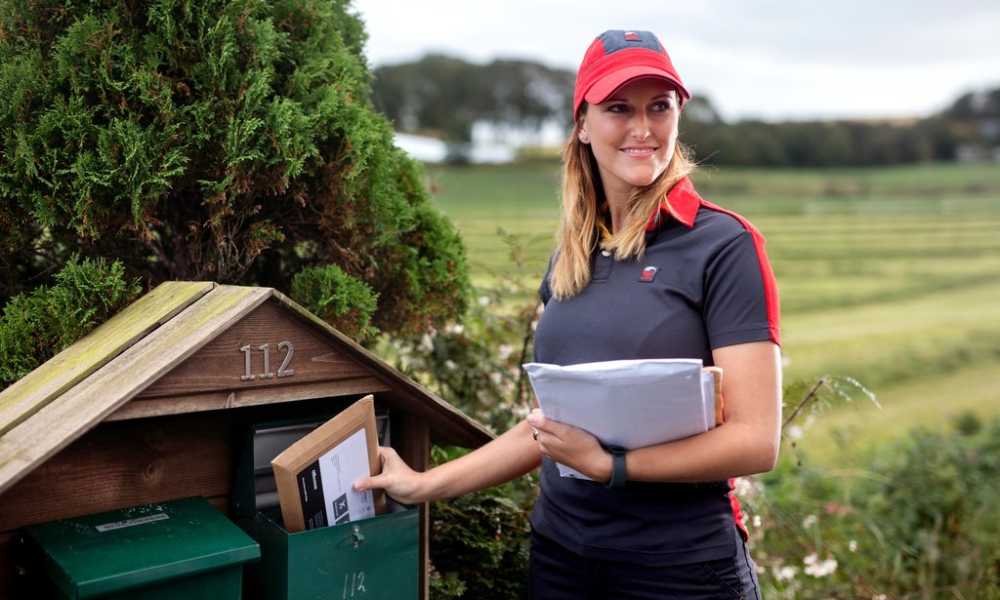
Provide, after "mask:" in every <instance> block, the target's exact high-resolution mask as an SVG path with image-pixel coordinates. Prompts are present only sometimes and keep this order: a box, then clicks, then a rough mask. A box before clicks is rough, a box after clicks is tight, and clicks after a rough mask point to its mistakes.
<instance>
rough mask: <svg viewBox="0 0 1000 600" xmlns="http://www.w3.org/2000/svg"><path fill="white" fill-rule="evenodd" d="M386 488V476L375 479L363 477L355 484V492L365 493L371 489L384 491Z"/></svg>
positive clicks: (377, 476) (378, 476)
mask: <svg viewBox="0 0 1000 600" xmlns="http://www.w3.org/2000/svg"><path fill="white" fill-rule="evenodd" d="M385 487H386V481H385V476H384V475H375V476H374V477H362V478H361V479H359V480H357V481H355V482H354V491H356V492H364V491H366V490H370V489H384V488H385Z"/></svg>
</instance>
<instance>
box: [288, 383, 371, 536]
mask: <svg viewBox="0 0 1000 600" xmlns="http://www.w3.org/2000/svg"><path fill="white" fill-rule="evenodd" d="M362 429H363V430H364V432H365V442H366V446H367V450H368V470H369V473H370V474H374V475H377V474H378V473H380V472H381V471H382V465H381V462H380V461H379V456H378V433H377V430H376V428H375V400H374V398H373V397H372V396H371V395H370V394H369V395H368V396H365V397H364V398H362V399H360V400H358V401H357V402H355V403H354V404H352V405H351V406H349V407H348V408H347V409H345V410H344V411H343V412H341V413H339V414H338V415H337V416H335V417H333V418H332V419H330V420H329V421H327V422H326V423H323V424H322V425H320V426H319V427H317V428H316V429H315V430H313V431H312V432H311V433H309V434H308V435H307V436H305V437H304V438H302V439H300V440H299V441H297V442H295V443H294V444H292V445H291V446H289V447H288V448H286V449H285V450H284V451H283V452H282V453H281V454H279V455H278V456H276V457H275V458H274V460H272V461H271V466H272V467H273V468H274V481H275V483H276V484H277V486H278V501H279V502H280V504H281V518H282V520H283V521H284V524H285V529H286V530H288V531H289V532H290V533H294V532H297V531H303V530H305V529H306V525H307V523H306V517H305V513H304V511H303V506H304V505H305V504H306V503H308V502H310V498H308V497H306V498H303V495H302V491H301V489H300V485H299V474H300V473H302V472H303V471H305V470H307V469H310V468H312V467H314V465H316V464H317V462H318V460H319V459H320V457H321V456H323V455H324V454H326V453H327V452H329V451H330V450H331V449H333V448H334V447H336V446H337V445H338V444H340V443H341V442H343V441H344V440H346V439H347V438H348V437H350V436H351V435H353V434H355V433H356V432H357V431H359V430H362ZM372 496H373V498H372V500H373V501H374V509H375V514H381V513H383V512H385V493H384V492H383V491H381V490H372ZM320 497H321V498H322V495H321V494H320ZM324 515H325V513H324ZM324 520H329V517H326V519H324ZM333 524H335V523H330V522H326V523H323V524H322V525H316V524H312V526H311V527H310V528H312V527H318V526H328V525H333Z"/></svg>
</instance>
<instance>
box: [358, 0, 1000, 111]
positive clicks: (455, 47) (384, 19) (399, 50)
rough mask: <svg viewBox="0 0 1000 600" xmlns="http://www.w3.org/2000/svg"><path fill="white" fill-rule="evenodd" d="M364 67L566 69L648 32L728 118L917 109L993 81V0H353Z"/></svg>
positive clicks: (998, 8) (999, 38)
mask: <svg viewBox="0 0 1000 600" xmlns="http://www.w3.org/2000/svg"><path fill="white" fill-rule="evenodd" d="M354 6H355V8H356V9H357V11H358V12H359V13H360V14H361V16H362V18H363V19H364V21H365V23H366V26H367V30H368V36H369V38H368V47H367V54H368V60H369V63H370V64H371V65H372V66H379V65H382V64H389V63H395V62H402V61H407V60H413V59H416V58H418V57H420V56H422V55H423V54H424V53H426V52H429V51H438V52H446V53H449V54H453V55H457V56H461V57H464V58H466V59H469V60H473V61H477V62H483V61H489V60H491V59H493V58H498V57H500V58H511V57H516V58H528V59H533V60H539V61H541V62H544V63H546V64H549V65H552V66H557V67H564V68H568V69H572V70H574V71H575V70H576V68H577V66H579V62H580V59H581V58H582V57H583V53H584V50H586V47H587V45H588V44H589V43H590V42H591V41H592V40H593V38H594V37H596V36H597V34H599V33H600V32H602V31H604V30H606V29H649V30H652V31H654V32H655V33H657V35H659V36H660V39H661V40H662V41H663V44H664V46H666V48H667V51H668V52H669V53H670V55H671V58H672V59H673V61H674V65H675V66H676V67H677V69H678V71H679V72H680V74H681V77H682V78H683V79H684V82H685V84H686V85H687V87H688V88H689V89H691V90H692V91H693V92H694V93H696V94H697V93H701V94H706V95H708V96H709V97H710V98H711V99H712V101H713V102H714V103H715V105H716V107H718V108H719V109H720V110H721V112H722V113H723V115H724V116H725V117H726V118H747V117H757V118H765V119H783V118H794V119H805V118H814V117H821V118H832V117H907V116H923V115H926V114H929V113H931V112H934V111H936V110H939V109H941V108H943V107H944V106H946V105H947V104H948V103H950V102H951V101H952V100H953V99H954V98H955V97H957V96H958V95H959V94H960V93H962V92H965V91H969V90H973V89H982V88H985V87H988V86H997V85H1000V0H980V1H975V0H947V1H943V0H935V1H927V0H910V1H906V0H868V1H860V0H841V1H840V2H819V1H815V2H808V1H805V2H804V1H801V0H800V1H792V0H787V1H765V0H762V1H749V2H741V1H737V0H693V1H689V2H677V1H671V2H655V1H648V2H634V1H628V0H624V1H608V0H602V1H590V0H577V1H574V2H569V1H563V0H552V1H546V0H534V1H532V0H489V1H480V0H464V1H462V0H407V1H397V0H355V2H354Z"/></svg>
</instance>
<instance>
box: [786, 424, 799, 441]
mask: <svg viewBox="0 0 1000 600" xmlns="http://www.w3.org/2000/svg"><path fill="white" fill-rule="evenodd" d="M785 433H786V434H787V435H788V439H790V440H798V439H801V438H802V428H801V427H799V426H798V425H789V426H788V429H786V430H785Z"/></svg>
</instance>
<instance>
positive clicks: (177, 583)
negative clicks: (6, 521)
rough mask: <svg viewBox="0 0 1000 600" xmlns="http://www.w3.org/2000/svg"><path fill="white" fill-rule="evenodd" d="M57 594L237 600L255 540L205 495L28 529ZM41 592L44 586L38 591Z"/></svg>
mask: <svg viewBox="0 0 1000 600" xmlns="http://www.w3.org/2000/svg"><path fill="white" fill-rule="evenodd" d="M26 535H27V538H28V539H29V541H30V542H32V543H33V545H35V546H36V547H37V548H38V549H39V550H40V552H41V553H42V554H43V555H44V563H45V571H46V573H47V575H48V579H49V583H50V584H51V587H52V588H54V589H50V590H47V591H48V593H50V594H51V593H54V594H56V596H57V597H60V598H70V599H74V600H75V599H78V598H79V599H83V598H102V599H112V598H114V599H124V598H129V599H133V598H134V599H139V600H167V599H176V598H183V599H184V600H200V599H204V600H210V599H211V600H223V599H230V600H238V599H239V598H240V594H241V588H242V578H243V565H244V563H246V562H249V561H254V560H257V559H258V558H259V557H260V548H259V547H258V545H257V543H256V542H254V541H253V540H252V539H251V538H250V537H248V536H247V535H246V534H245V533H244V532H243V531H242V530H241V529H240V528H239V527H237V526H236V525H235V524H233V523H232V522H231V521H229V520H228V519H227V518H226V517H225V515H223V514H222V513H220V512H219V511H218V510H216V509H215V508H214V507H213V506H212V505H211V504H209V503H208V502H207V501H206V500H204V499H202V498H188V499H184V500H176V501H173V502H165V503H163V504H152V505H145V506H137V507H133V508H126V509H122V510H117V511H113V512H106V513H100V514H95V515H88V516H86V517H78V518H75V519H66V520H63V521H55V522H52V523H45V524H43V525H35V526H32V527H29V528H28V529H27V532H26ZM38 592H39V596H42V597H44V595H43V594H45V591H43V590H38Z"/></svg>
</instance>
